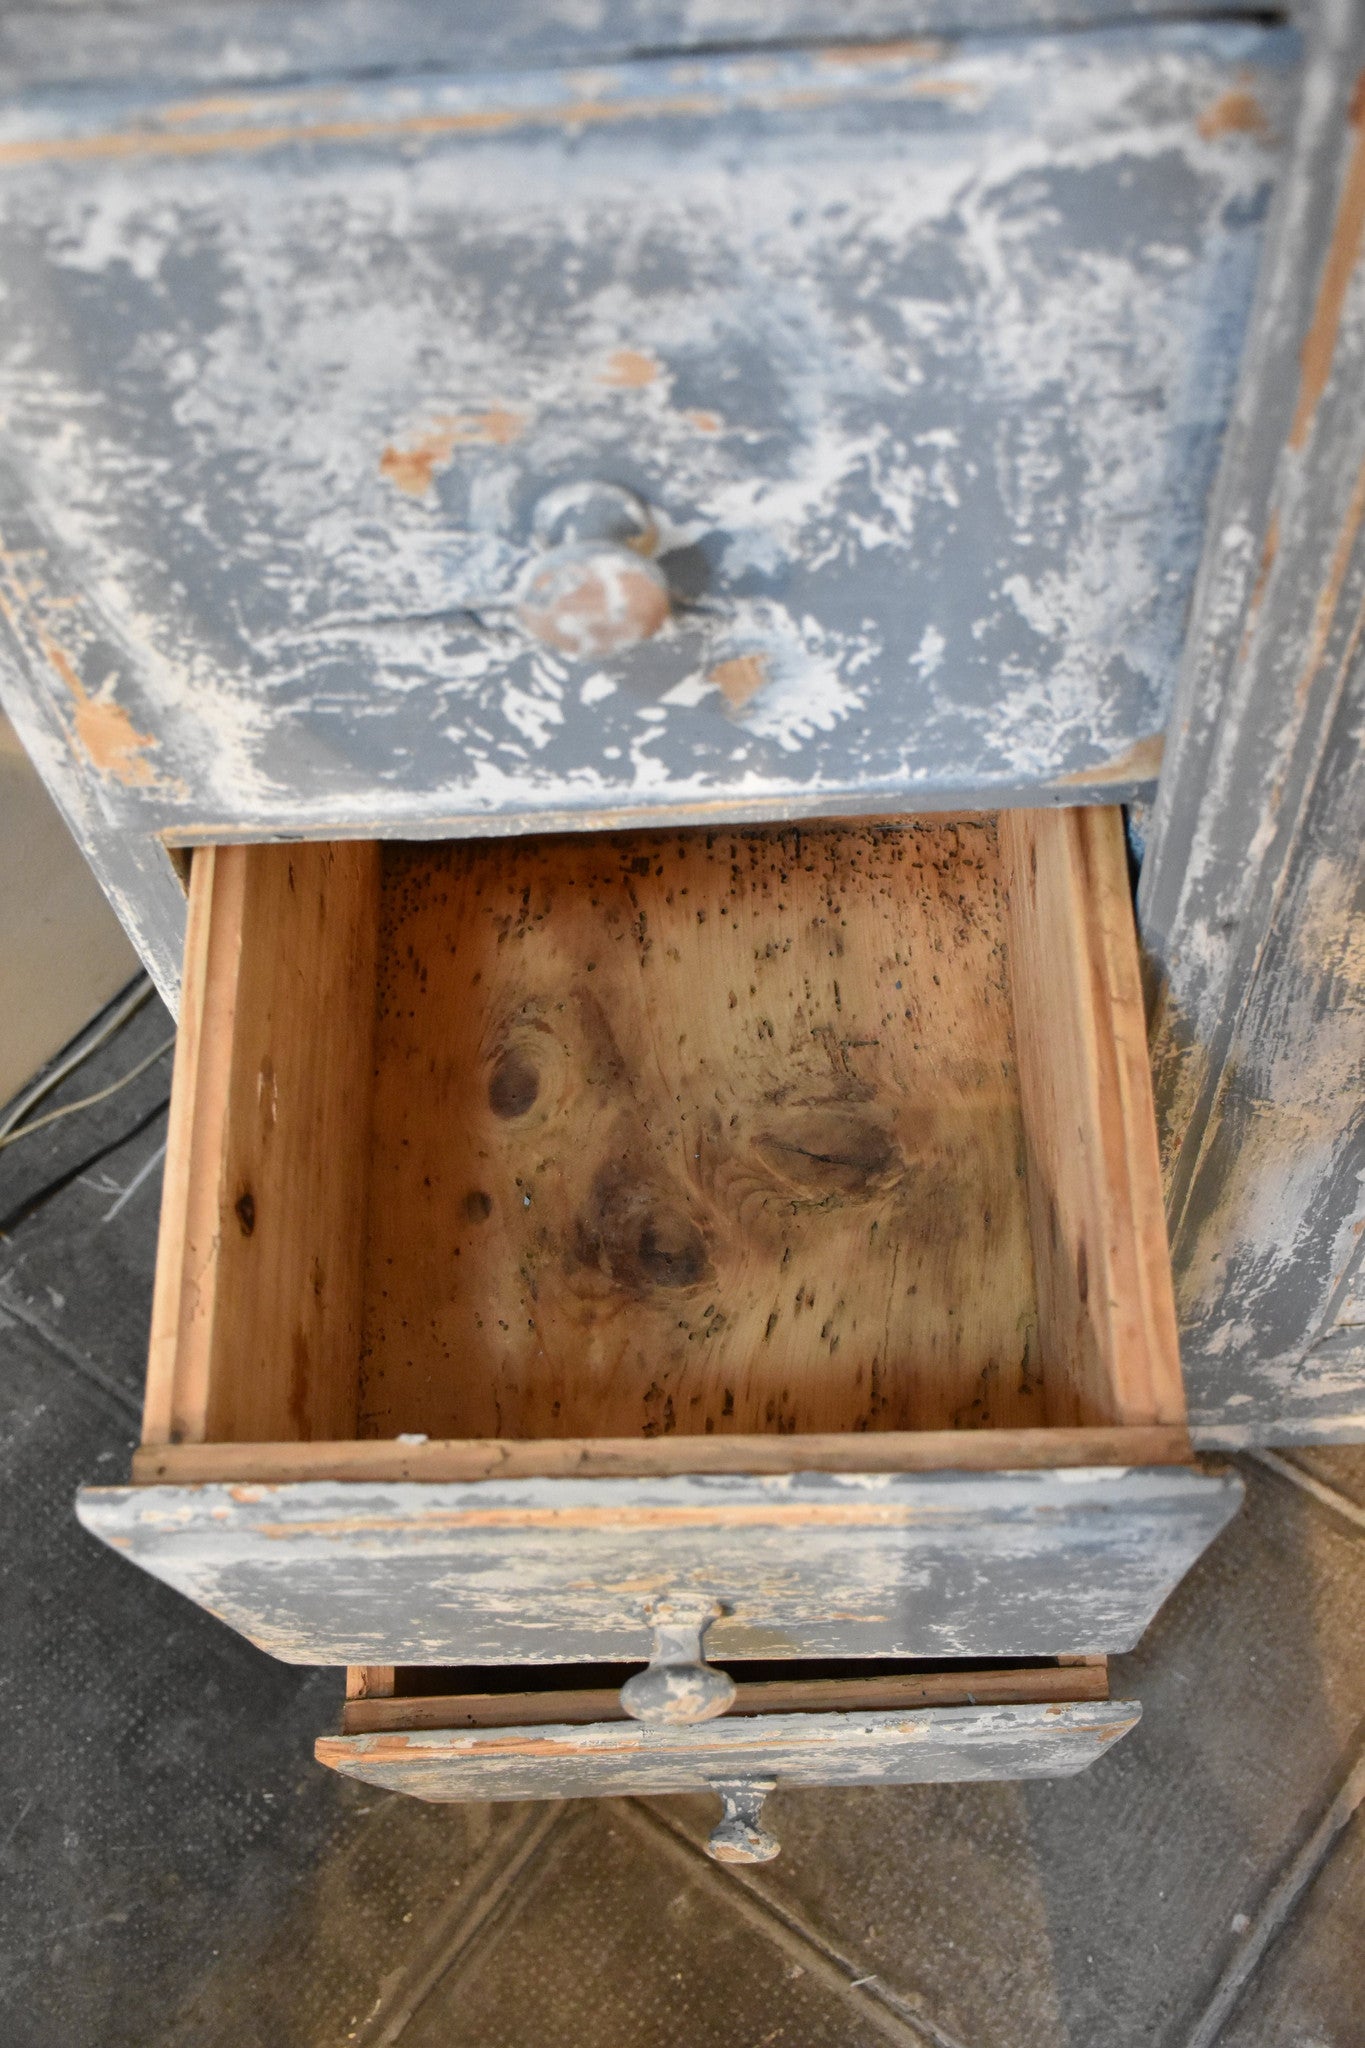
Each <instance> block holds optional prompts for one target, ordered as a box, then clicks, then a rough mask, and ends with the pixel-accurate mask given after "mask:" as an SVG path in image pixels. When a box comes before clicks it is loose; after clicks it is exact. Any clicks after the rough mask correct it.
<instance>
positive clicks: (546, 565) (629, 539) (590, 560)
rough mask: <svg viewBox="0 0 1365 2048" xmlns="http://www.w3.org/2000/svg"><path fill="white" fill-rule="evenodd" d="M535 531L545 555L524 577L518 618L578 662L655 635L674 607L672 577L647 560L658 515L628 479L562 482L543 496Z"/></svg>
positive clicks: (534, 518) (655, 539) (617, 651)
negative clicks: (627, 483)
mask: <svg viewBox="0 0 1365 2048" xmlns="http://www.w3.org/2000/svg"><path fill="white" fill-rule="evenodd" d="M531 526H532V531H533V533H534V534H535V537H536V540H537V541H538V543H539V544H540V546H541V547H542V548H544V549H545V550H546V552H545V554H544V555H542V556H541V557H540V559H539V560H538V561H535V562H533V563H532V564H531V566H530V568H529V569H528V570H527V572H526V575H525V577H524V579H523V581H522V586H521V594H520V597H519V599H518V602H517V617H518V618H519V619H520V620H521V623H522V625H523V626H525V628H526V630H527V632H528V633H534V635H535V637H536V638H537V640H541V641H543V642H544V644H545V645H546V646H547V647H553V648H555V649H556V650H557V651H558V652H559V653H560V654H567V655H569V656H570V657H571V658H572V659H573V660H575V661H584V660H588V659H591V658H592V657H593V656H594V655H606V654H620V653H622V652H623V651H624V650H625V649H626V648H628V647H635V646H638V645H639V643H640V642H641V641H642V640H650V639H652V638H653V636H654V635H655V634H656V633H657V632H658V631H659V628H660V627H661V626H662V625H663V624H664V623H665V622H666V620H667V618H668V615H669V609H670V603H671V600H670V595H669V589H668V579H667V577H666V576H665V575H664V573H663V571H662V569H660V568H658V567H656V565H655V564H654V563H653V562H652V561H650V559H649V557H650V556H651V555H652V554H653V552H654V549H655V546H656V545H657V543H658V538H659V534H658V528H657V527H656V526H655V523H654V515H653V513H652V512H651V511H650V509H649V507H648V505H646V504H645V502H644V500H643V498H638V497H636V495H635V493H634V491H628V490H627V489H626V488H625V486H624V485H623V484H609V483H602V482H599V481H597V480H595V479H589V480H588V481H586V482H583V483H572V484H561V485H560V486H559V487H558V488H557V489H556V490H553V491H547V492H546V494H545V496H544V497H543V498H541V499H540V500H539V502H538V503H537V505H536V508H535V512H534V514H533V516H532V521H531Z"/></svg>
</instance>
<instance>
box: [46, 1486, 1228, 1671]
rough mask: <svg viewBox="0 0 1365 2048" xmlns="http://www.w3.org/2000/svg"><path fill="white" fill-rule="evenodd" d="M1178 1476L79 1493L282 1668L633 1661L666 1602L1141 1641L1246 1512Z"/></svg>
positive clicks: (741, 1622)
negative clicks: (1194, 1568) (654, 1611)
mask: <svg viewBox="0 0 1365 2048" xmlns="http://www.w3.org/2000/svg"><path fill="white" fill-rule="evenodd" d="M1241 1493H1242V1487H1241V1482H1240V1480H1238V1479H1237V1478H1236V1476H1235V1475H1231V1474H1228V1475H1214V1474H1209V1473H1202V1472H1193V1471H1187V1470H1184V1469H1181V1468H1178V1467H1175V1468H1157V1469H1155V1470H1143V1469H1126V1470H1125V1469H1118V1470H1103V1469H1101V1470H1094V1469H1090V1470H1085V1469H1081V1470H1075V1471H1069V1472H1028V1473H1024V1472H1016V1473H992V1474H982V1475H977V1474H966V1473H955V1472H937V1473H916V1474H882V1475H875V1476H874V1475H856V1476H855V1475H842V1476H841V1475H834V1474H819V1473H796V1474H791V1475H789V1476H787V1477H784V1478H776V1479H775V1478H760V1477H750V1478H740V1477H735V1478H714V1477H701V1476H678V1477H675V1478H672V1479H662V1480H632V1479H616V1480H575V1479H561V1480H509V1481H497V1480H486V1481H483V1482H480V1483H478V1484H475V1485H470V1486H459V1485H453V1484H446V1485H437V1484H429V1485H423V1484H413V1483H411V1482H408V1483H403V1482H397V1483H394V1484H391V1485H378V1484H360V1483H356V1484H350V1485H346V1484H337V1483H334V1482H333V1483H328V1482H316V1483H311V1484H298V1485H288V1486H278V1487H270V1486H253V1485H250V1484H246V1483H240V1484H236V1485H221V1484H220V1485H204V1486H199V1487H176V1486H156V1487H142V1488H138V1487H109V1488H87V1489H86V1490H85V1491H84V1492H83V1493H82V1494H81V1495H80V1498H79V1502H78V1512H79V1514H80V1517H81V1520H82V1522H83V1523H84V1525H85V1527H86V1528H87V1529H89V1530H90V1531H91V1532H92V1534H94V1535H96V1536H99V1537H101V1538H102V1539H103V1540H104V1541H105V1542H107V1543H109V1544H110V1545H111V1546H112V1547H113V1548H115V1549H117V1550H120V1551H121V1552H122V1553H123V1554H124V1555H126V1556H127V1557H128V1558H129V1559H130V1560H131V1561H132V1562H134V1563H136V1564H138V1565H140V1566H141V1567H142V1568H143V1569H144V1570H146V1571H149V1572H151V1573H152V1575H153V1576H154V1577H156V1578H159V1579H161V1580H163V1581H164V1582H165V1583H166V1584H167V1585H171V1586H174V1587H176V1588H177V1590H179V1591H181V1592H183V1593H186V1594H187V1595H188V1596H189V1597H190V1598H191V1599H193V1600H195V1601H197V1602H198V1604H199V1605H200V1606H203V1607H206V1608H207V1609H208V1610H209V1611H210V1613H213V1614H216V1615H218V1616H219V1618H220V1619H221V1620H223V1621H226V1622H227V1623H228V1624H229V1625H230V1626H232V1627H235V1628H237V1629H239V1630H240V1631H241V1632H242V1633H243V1634H244V1635H246V1636H248V1637H249V1638H250V1639H251V1640H252V1641H253V1642H255V1643H257V1644H258V1645H259V1646H260V1647H261V1648H262V1649H265V1650H268V1651H270V1652H271V1654H272V1655H274V1656H278V1657H282V1658H284V1659H285V1661H286V1662H292V1663H316V1664H450V1663H538V1662H547V1661H548V1662H562V1661H590V1660H593V1659H596V1660H603V1659H616V1660H621V1661H633V1662H643V1661H645V1660H646V1659H647V1657H648V1655H649V1650H650V1643H651V1637H652V1632H651V1629H650V1626H649V1622H648V1618H647V1611H646V1610H647V1609H648V1608H649V1606H650V1605H651V1604H652V1603H653V1602H654V1601H655V1600H659V1599H674V1598H679V1599H691V1600H695V1599H698V1598H702V1599H705V1600H707V1601H712V1600H715V1601H718V1602H720V1603H721V1604H722V1605H723V1606H724V1608H725V1609H726V1613H725V1615H724V1617H723V1618H722V1619H721V1620H719V1621H716V1622H714V1623H713V1624H712V1626H711V1629H710V1631H709V1633H708V1637H707V1649H708V1654H709V1655H711V1656H713V1657H716V1658H720V1659H725V1658H727V1657H743V1656H749V1657H755V1656H805V1657H812V1656H896V1657H971V1656H982V1657H1014V1656H1034V1655H1038V1656H1053V1655H1057V1654H1061V1653H1073V1652H1088V1653H1094V1654H1100V1653H1109V1652H1116V1651H1120V1650H1125V1649H1128V1648H1131V1646H1132V1645H1133V1643H1135V1642H1136V1641H1137V1639H1138V1637H1139V1636H1140V1635H1141V1633H1142V1631H1143V1629H1144V1628H1145V1627H1146V1625H1147V1623H1148V1622H1149V1621H1150V1620H1151V1618H1152V1616H1153V1614H1154V1613H1155V1612H1156V1610H1157V1608H1158V1607H1159V1606H1160V1604H1161V1602H1162V1601H1163V1600H1164V1599H1165V1598H1166V1596H1167V1594H1168V1593H1169V1592H1170V1591H1171V1589H1172V1588H1173V1587H1174V1586H1175V1585H1176V1583H1177V1582H1178V1580H1179V1579H1180V1577H1181V1576H1182V1574H1183V1573H1184V1572H1185V1571H1187V1570H1188V1568H1189V1567H1190V1565H1191V1564H1192V1563H1193V1562H1194V1560H1195V1558H1196V1557H1198V1555H1199V1554H1200V1552H1201V1551H1202V1550H1203V1549H1204V1547H1205V1546H1206V1545H1207V1544H1208V1543H1209V1542H1211V1541H1212V1539H1213V1538H1214V1536H1216V1535H1217V1533H1218V1531H1219V1530H1220V1529H1221V1528H1222V1527H1223V1526H1224V1524H1225V1523H1226V1522H1227V1521H1228V1519H1229V1518H1230V1516H1231V1515H1232V1514H1233V1513H1234V1511H1235V1509H1236V1507H1237V1505H1238V1502H1239V1500H1240V1498H1241Z"/></svg>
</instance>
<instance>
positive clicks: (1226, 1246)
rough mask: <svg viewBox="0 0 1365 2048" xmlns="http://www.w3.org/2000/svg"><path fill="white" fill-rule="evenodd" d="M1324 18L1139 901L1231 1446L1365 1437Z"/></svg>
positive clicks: (1361, 72) (1360, 234) (1353, 103)
mask: <svg viewBox="0 0 1365 2048" xmlns="http://www.w3.org/2000/svg"><path fill="white" fill-rule="evenodd" d="M1306 19H1307V24H1308V37H1309V41H1308V55H1307V59H1306V67H1305V77H1304V88H1303V98H1302V103H1301V112H1300V116H1299V119H1298V123H1297V126H1296V129H1295V132H1294V141H1293V148H1292V153H1291V155H1290V157H1289V160H1288V162H1287V164H1286V169H1285V174H1284V179H1283V183H1282V186H1281V189H1280V192H1279V196H1278V198H1277V202H1276V208H1275V214H1274V218H1273V222H1272V227H1271V233H1270V243H1269V248H1268V252H1267V262H1266V272H1265V276H1264V280H1263V284H1262V288H1261V292H1260V296H1259V302H1258V306H1257V311H1256V315H1255V319H1254V323H1253V327H1252V331H1251V338H1250V343H1249V347H1248V353H1247V359H1246V366H1245V372H1244V375H1243V379H1242V384H1241V388H1240V392H1239V396H1238V401H1237V408H1236V412H1235V415H1234V419H1233V423H1232V427H1231V430H1230V433H1229V438H1228V443H1227V451H1226V458H1225V461H1224V464H1223V469H1222V473H1221V476H1220V479H1219V483H1218V487H1217V491H1216V493H1215V496H1214V498H1213V500H1212V504H1211V508H1210V519H1209V536H1208V543H1207V547H1206V550H1205V556H1204V561H1203V565H1202V568H1201V571H1200V578H1199V584H1198V589H1197V593H1196V602H1195V608H1194V615H1193V621H1192V628H1191V634H1190V640H1189V645H1188V649H1187V655H1186V660H1185V665H1184V669H1183V673H1182V678H1181V683H1180V689H1179V694H1178V698H1177V702H1176V708H1175V717H1174V722H1173V725H1172V735H1171V748H1170V753H1169V756H1168V761H1167V766H1166V769H1165V771H1164V773H1163V778H1162V785H1161V796H1160V802H1159V804H1158V808H1157V812H1156V816H1155V820H1154V828H1153V833H1152V838H1151V844H1150V847H1149V851H1148V856H1147V860H1146V863H1145V866H1144V872H1143V877H1142V887H1141V896H1140V909H1141V916H1142V924H1143V930H1144V935H1145V939H1146V943H1147V946H1148V948H1149V950H1150V953H1151V956H1152V967H1153V985H1154V986H1153V996H1154V1005H1153V1007H1154V1056H1155V1065H1156V1079H1157V1102H1158V1109H1159V1113H1160V1119H1161V1125H1162V1135H1163V1140H1164V1149H1165V1155H1166V1166H1167V1175H1168V1183H1169V1211H1170V1218H1171V1227H1172V1245H1173V1257H1174V1264H1175V1272H1176V1283H1177V1290H1178V1301H1179V1310H1180V1319H1181V1325H1182V1332H1183V1338H1184V1360H1185V1373H1186V1380H1187V1385H1188V1388H1189V1395H1190V1416H1191V1424H1192V1427H1193V1429H1194V1431H1195V1434H1196V1436H1197V1437H1199V1438H1200V1439H1202V1440H1203V1441H1204V1442H1207V1443H1218V1444H1239V1443H1273V1442H1290V1441H1304V1440H1313V1439H1343V1438H1353V1437H1359V1436H1361V1435H1363V1434H1365V1341H1363V1339H1365V1332H1362V1331H1361V1329H1360V1328H1359V1326H1358V1321H1357V1322H1356V1323H1354V1324H1353V1323H1352V1321H1351V1320H1349V1316H1350V1311H1349V1307H1348V1304H1349V1303H1350V1301H1351V1299H1352V1294H1353V1290H1354V1291H1355V1292H1356V1293H1357V1294H1358V1293H1359V1291H1360V1286H1361V1281H1360V1276H1361V1273H1362V1270H1365V1269H1363V1268H1362V1258H1363V1256H1365V938H1363V937H1362V934H1363V933H1365V769H1363V768H1362V761H1363V760H1365V751H1363V750H1362V740H1363V739H1365V658H1363V657H1362V633H1363V632H1365V611H1362V602H1363V601H1365V407H1363V406H1362V404H1361V392H1362V389H1365V10H1362V9H1361V7H1360V6H1359V5H1356V4H1344V0H1323V4H1320V5H1317V6H1315V7H1314V8H1313V9H1312V10H1311V11H1310V12H1309V14H1308V16H1307V17H1306Z"/></svg>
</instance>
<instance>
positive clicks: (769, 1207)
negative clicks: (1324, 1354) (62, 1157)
mask: <svg viewBox="0 0 1365 2048" xmlns="http://www.w3.org/2000/svg"><path fill="white" fill-rule="evenodd" d="M134 1477H135V1481H136V1482H137V1483H135V1484H134V1485H132V1486H130V1487H120V1488H100V1489H91V1490H88V1491H87V1492H85V1493H84V1494H83V1495H82V1497H81V1503H80V1512H81V1515H82V1519H83V1520H84V1521H85V1523H86V1526H87V1527H88V1528H90V1529H92V1530H94V1531H95V1533H96V1534H98V1535H100V1536H102V1537H104V1538H105V1539H106V1540H107V1541H109V1542H111V1543H113V1544H114V1545H115V1546H116V1547H118V1548H119V1549H121V1550H123V1551H125V1552H126V1553H127V1554H128V1555H130V1556H131V1557H132V1558H133V1559H134V1560H135V1561H136V1562H138V1563H141V1564H142V1565H144V1566H145V1567H146V1568H147V1569H149V1570H151V1571H152V1572H154V1573H155V1574H156V1575H157V1576H158V1577H159V1578H162V1579H164V1580H165V1581H167V1582H168V1583H169V1584H171V1585H174V1586H177V1587H179V1588H180V1589H181V1590H183V1591H185V1592H187V1593H189V1594H190V1595H191V1596H192V1597H194V1598H196V1599H198V1600H199V1601H200V1602H201V1603H202V1604H203V1605H205V1606H206V1607H208V1608H210V1609H211V1610H212V1611H213V1612H215V1613H217V1614H219V1615H221V1616H222V1617H223V1619H225V1620H226V1621H228V1622H230V1623H231V1624H232V1625H233V1626H235V1627H237V1628H239V1629H241V1630H242V1631H243V1633H245V1634H246V1635H248V1636H250V1637H251V1639H252V1640H253V1641H255V1642H257V1643H259V1644H260V1645H261V1646H262V1647H264V1648H266V1649H268V1650H270V1651H272V1652H274V1653H275V1654H276V1655H278V1656H282V1657H286V1658H290V1659H295V1660H298V1661H306V1662H334V1663H348V1664H376V1665H378V1664H394V1665H399V1664H447V1663H451V1662H453V1661H465V1662H468V1661H477V1662H483V1663H490V1664H493V1663H502V1662H507V1663H525V1662H533V1661H538V1660H548V1661H554V1660H561V1661H562V1660H566V1659H568V1660H573V1659H602V1658H637V1659H638V1658H643V1657H646V1656H648V1655H649V1652H650V1644H651V1641H652V1640H653V1633H654V1631H655V1630H656V1629H657V1628H658V1627H659V1626H660V1625H661V1617H664V1618H667V1617H668V1616H672V1617H674V1618H675V1619H676V1617H677V1616H679V1615H682V1616H684V1617H686V1618H688V1620H689V1625H691V1626H694V1627H695V1629H696V1630H697V1631H698V1633H700V1631H701V1630H702V1629H706V1630H707V1631H708V1633H707V1648H708V1651H709V1653H710V1654H711V1655H713V1656H718V1657H720V1656H724V1657H750V1658H753V1657H773V1656H789V1657H811V1656H836V1657H837V1656H853V1655H856V1656H887V1655H892V1656H898V1657H912V1658H913V1657H919V1658H923V1657H945V1656H949V1657H1001V1656H1007V1657H1016V1656H1049V1655H1054V1654H1058V1653H1061V1652H1091V1653H1096V1654H1098V1653H1102V1652H1107V1651H1111V1650H1118V1649H1122V1648H1126V1647H1128V1646H1130V1645H1131V1643H1132V1642H1133V1641H1134V1640H1135V1639H1136V1637H1137V1636H1138V1635H1139V1634H1140V1632H1141V1630H1142V1629H1143V1627H1144V1626H1145V1625H1146V1622H1147V1621H1148V1620H1149V1618H1150V1616H1151V1615H1152V1613H1153V1612H1154V1611H1155V1609H1156V1607H1157V1606H1158V1605H1159V1604H1160V1602H1161V1600H1162V1599H1163V1598H1164V1597H1165V1595H1166V1594H1167V1593H1168V1592H1169V1591H1170V1589H1171V1587H1172V1586H1173V1585H1174V1584H1175V1583H1176V1582H1177V1580H1178V1579H1179V1577H1180V1575H1181V1574H1182V1572H1183V1571H1184V1570H1185V1569H1186V1568H1187V1567H1188V1565H1189V1564H1190V1563H1191V1562H1192V1561H1193V1559H1194V1558H1195V1557H1196V1556H1197V1555H1198V1553H1199V1552H1200V1550H1201V1549H1202V1548H1203V1547H1204V1545H1205V1544H1206V1543H1207V1542H1208V1541H1209V1540H1210V1539H1211V1538H1212V1536H1213V1535H1214V1534H1216V1532H1217V1531H1218V1529H1219V1528H1220V1527H1221V1526H1222V1525H1223V1523H1224V1522H1225V1521H1226V1520H1227V1518H1228V1516H1229V1515H1230V1514H1231V1513H1232V1511H1233V1509H1234V1507H1235V1505H1236V1501H1237V1498H1238V1484H1237V1482H1236V1480H1235V1479H1233V1478H1230V1477H1224V1476H1215V1475H1212V1474H1209V1473H1205V1472H1201V1471H1198V1470H1196V1469H1194V1468H1193V1466H1192V1464H1191V1463H1190V1459H1189V1450H1188V1443H1187V1439H1186V1437H1185V1432H1184V1399H1183V1391H1182V1387H1181V1380H1180V1368H1179V1359H1178V1354H1177V1348H1176V1339H1175V1321H1174V1311H1173V1305H1172V1299H1171V1286H1170V1275H1169V1268H1168V1265H1167V1259H1166V1248H1165V1237H1164V1225H1163V1218H1162V1210H1161V1200H1160V1189H1159V1185H1158V1177H1157V1159H1156V1142H1155V1134H1154V1130H1153V1123H1152V1110H1151V1100H1150V1084H1149V1076H1148V1071H1147V1065H1146V1050H1145V1035H1144V1020H1143V1011H1142V1003H1141V996H1140V990H1139V983H1138V966H1137V955H1136V944H1135V937H1134V932H1133V926H1132V917H1131V907H1130V899H1129V893H1128V878H1127V869H1126V860H1125V852H1124V845H1123V837H1122V830H1121V823H1120V819H1119V815H1118V813H1117V812H1116V811H1105V810H1076V811H1069V812H1068V811H1060V812H1046V813H1043V812H1035V813H1013V814H1010V813H1005V814H1001V815H1000V816H999V817H998V818H996V817H990V816H987V817H970V818H966V817H964V818H954V819H938V820H932V821H931V820H922V821H914V820H907V821H898V822H895V823H857V824H847V825H819V826H809V827H802V828H800V829H797V828H790V829H772V828H760V827H734V828H725V829H723V830H717V831H709V832H658V833H630V834H611V835H602V836H598V835H580V836H573V837H567V838H539V839H527V840H514V841H497V842H472V843H471V842H463V843H460V844H452V845H427V846H411V845H399V846H391V847H382V846H378V845H373V844H319V845H298V846H251V847H226V848H220V849H217V850H213V851H209V852H204V853H199V854H197V855H196V856H195V860H194V865H193V872H192V878H191V917H190V935H189V941H188V954H187V963H186V997H185V1009H184V1014H183V1018H182V1026H181V1038H180V1045H179V1050H178V1054H177V1066H176V1077H175V1087H174V1097H173V1104H172V1129H171V1138H170V1146H169V1150H168V1155H167V1176H166V1192H165V1197H164V1209H163V1219H162V1235H161V1244H160V1251H159V1263H158V1281H157V1298H156V1307H155V1315H154V1330H153V1338H152V1347H151V1361H150V1370H149V1378H148V1391H147V1409H146V1422H145V1442H144V1445H143V1448H142V1449H141V1451H140V1452H139V1453H138V1454H137V1460H136V1465H135V1473H134Z"/></svg>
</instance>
